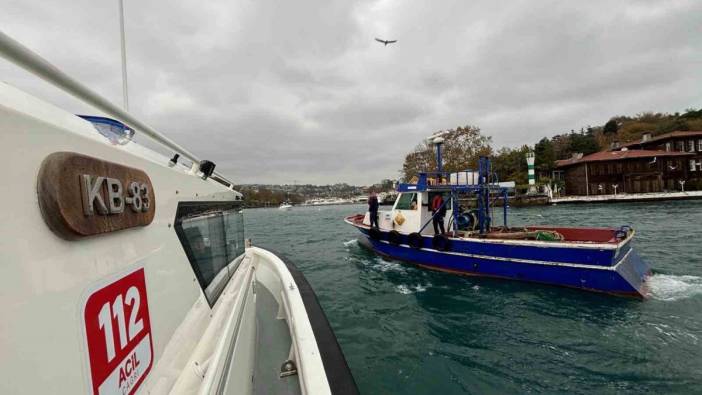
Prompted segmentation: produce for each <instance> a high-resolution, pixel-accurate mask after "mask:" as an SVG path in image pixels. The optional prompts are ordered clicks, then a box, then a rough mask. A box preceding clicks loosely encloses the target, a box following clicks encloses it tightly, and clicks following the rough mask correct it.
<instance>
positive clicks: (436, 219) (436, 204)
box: [431, 193, 446, 235]
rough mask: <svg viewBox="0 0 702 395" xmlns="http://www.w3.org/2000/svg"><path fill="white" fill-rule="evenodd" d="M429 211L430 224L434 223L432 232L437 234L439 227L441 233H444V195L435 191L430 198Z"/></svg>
mask: <svg viewBox="0 0 702 395" xmlns="http://www.w3.org/2000/svg"><path fill="white" fill-rule="evenodd" d="M431 213H432V215H433V216H432V221H431V222H432V224H433V225H434V234H435V235H438V234H439V229H441V234H444V233H446V229H444V216H445V215H446V205H445V204H444V197H443V196H442V195H441V194H440V193H437V194H436V195H434V198H433V199H432V200H431Z"/></svg>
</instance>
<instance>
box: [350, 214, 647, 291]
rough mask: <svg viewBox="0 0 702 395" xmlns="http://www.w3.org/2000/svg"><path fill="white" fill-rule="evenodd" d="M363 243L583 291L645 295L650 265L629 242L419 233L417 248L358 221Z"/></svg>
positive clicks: (410, 258)
mask: <svg viewBox="0 0 702 395" xmlns="http://www.w3.org/2000/svg"><path fill="white" fill-rule="evenodd" d="M357 228H358V229H359V230H360V231H361V232H362V233H363V234H364V236H363V237H361V242H362V244H364V245H366V246H367V247H369V248H371V249H372V250H373V251H375V252H377V253H378V254H380V255H383V256H386V257H389V258H393V259H399V260H402V261H406V262H410V263H413V264H416V265H420V266H423V267H427V268H430V269H435V270H442V271H447V272H453V273H458V274H464V275H475V276H485V277H498V278H505V279H512V280H519V281H530V282H537V283H543V284H550V285H558V286H564V287H571V288H578V289H583V290H588V291H596V292H604V293H609V294H616V295H624V296H633V297H639V298H644V297H646V295H647V290H646V278H647V276H648V275H650V268H649V266H648V265H647V264H646V263H645V262H644V261H643V260H642V259H641V258H640V257H639V255H638V254H637V253H636V251H634V250H633V249H632V248H631V246H630V245H629V243H628V242H627V243H625V244H623V245H621V246H619V248H616V249H614V248H612V249H593V248H583V247H577V246H574V247H567V246H565V247H564V246H554V247H549V246H548V245H547V244H541V245H528V244H525V243H508V242H507V243H506V242H502V241H497V242H496V241H485V240H476V241H472V240H465V239H452V240H451V247H450V249H449V250H447V251H438V250H435V249H433V248H432V243H431V241H432V238H431V237H430V236H424V237H423V239H424V240H423V243H424V244H423V246H422V248H420V249H417V248H412V247H410V246H409V245H408V244H407V241H406V236H403V239H401V240H400V243H399V244H391V243H390V242H389V241H388V240H387V232H382V234H381V237H380V238H378V239H373V238H371V237H370V236H369V235H368V229H367V228H363V227H357Z"/></svg>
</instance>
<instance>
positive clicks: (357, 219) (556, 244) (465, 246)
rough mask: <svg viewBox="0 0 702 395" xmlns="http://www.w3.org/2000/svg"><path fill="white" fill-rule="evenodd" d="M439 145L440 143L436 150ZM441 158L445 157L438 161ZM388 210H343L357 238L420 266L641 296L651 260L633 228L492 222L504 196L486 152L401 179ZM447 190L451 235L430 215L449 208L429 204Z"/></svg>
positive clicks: (504, 217)
mask: <svg viewBox="0 0 702 395" xmlns="http://www.w3.org/2000/svg"><path fill="white" fill-rule="evenodd" d="M437 151H438V150H437ZM438 163H439V164H440V163H441V162H440V160H439V161H438ZM398 192H399V193H400V194H399V196H398V198H397V201H396V202H395V205H394V206H393V208H392V209H391V210H387V211H379V212H378V217H379V218H378V227H377V228H376V227H371V226H370V224H371V222H370V213H369V212H366V213H365V214H356V215H352V216H349V217H346V219H345V221H346V222H347V223H348V224H350V225H353V226H354V227H356V228H357V229H358V230H359V231H360V232H361V233H362V237H361V238H360V241H361V243H362V244H363V245H365V246H367V247H369V248H370V249H372V250H373V251H375V252H376V253H378V254H380V255H383V256H386V257H388V258H392V259H398V260H402V261H406V262H409V263H413V264H416V265H419V266H422V267H426V268H430V269H435V270H441V271H447V272H452V273H458V274H464V275H473V276H485V277H497V278H505V279H512V280H520V281H530V282H538V283H544V284H551V285H559V286H565V287H571V288H578V289H583V290H589V291H597V292H604V293H609V294H616V295H624V296H634V297H644V296H645V295H646V294H647V291H646V287H645V284H646V278H647V277H648V276H649V274H650V269H649V267H648V265H647V264H646V263H645V262H643V261H642V260H641V258H640V257H639V255H638V254H637V253H636V251H635V250H634V249H633V248H632V246H631V242H632V240H633V237H634V233H635V232H634V230H633V229H631V228H630V227H628V226H622V227H620V228H574V227H560V226H520V227H509V226H508V225H507V212H508V205H507V204H504V205H503V207H502V209H503V212H502V222H503V223H502V226H496V225H495V224H494V223H493V219H494V215H493V212H494V207H493V202H494V201H495V200H496V199H504V201H505V202H506V201H507V198H508V194H507V188H505V187H503V186H501V185H500V183H499V182H498V181H497V178H496V176H495V175H494V173H493V172H492V168H491V165H490V161H489V159H488V158H481V159H480V164H479V170H478V171H465V172H460V173H447V172H441V171H438V172H433V173H421V174H420V175H419V177H418V178H417V179H416V180H415V182H412V183H409V184H400V185H399V186H398ZM436 195H442V197H443V199H442V200H443V205H444V207H443V208H444V209H445V216H444V219H445V220H446V221H447V222H448V230H449V231H448V232H447V233H446V234H435V231H434V229H433V227H432V226H431V224H432V222H433V220H434V219H435V218H436V217H437V216H439V215H442V213H443V212H444V210H441V209H440V210H436V209H435V210H431V209H430V207H431V205H430V202H432V201H433V198H434V197H435V196H436ZM461 199H475V200H476V203H477V209H475V210H464V209H463V208H462V207H461Z"/></svg>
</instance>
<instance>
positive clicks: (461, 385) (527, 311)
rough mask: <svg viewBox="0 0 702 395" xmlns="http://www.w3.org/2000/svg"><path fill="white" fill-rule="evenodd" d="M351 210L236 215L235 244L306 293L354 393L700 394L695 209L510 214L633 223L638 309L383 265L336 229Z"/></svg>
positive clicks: (700, 255)
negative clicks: (272, 262) (240, 240)
mask: <svg viewBox="0 0 702 395" xmlns="http://www.w3.org/2000/svg"><path fill="white" fill-rule="evenodd" d="M364 210H365V206H325V207H295V208H293V209H292V211H280V210H277V209H254V210H246V211H245V220H246V232H247V237H250V238H252V239H253V242H254V244H255V245H259V246H262V247H268V248H271V249H274V250H275V251H277V252H278V253H281V254H282V255H285V256H286V257H287V258H289V259H290V260H291V261H292V262H293V263H295V264H296V265H297V266H298V267H299V268H300V269H301V270H302V271H303V272H304V274H305V276H306V277H307V279H308V281H309V282H310V283H311V284H312V286H313V288H314V290H315V292H316V293H317V296H318V298H319V300H320V303H321V305H322V307H323V308H324V311H325V313H326V314H327V317H328V318H329V321H330V323H331V325H332V327H333V328H334V331H335V333H336V335H337V337H338V340H339V343H340V345H341V347H342V349H343V351H344V354H345V355H346V359H347V361H348V363H349V366H350V368H351V371H352V373H353V375H354V378H355V380H356V382H357V384H358V386H359V389H360V390H361V393H363V394H441V395H448V394H462V393H472V394H488V393H495V394H522V393H568V394H581V393H582V394H593V393H597V394H600V393H642V392H652V393H702V228H701V227H700V225H702V201H681V202H657V203H617V204H596V205H559V206H544V207H531V208H513V209H510V214H511V215H510V223H509V225H526V224H552V225H565V226H621V225H631V226H633V227H634V228H635V229H636V231H637V234H636V237H635V244H634V247H635V248H636V249H637V250H638V252H639V253H640V255H641V256H642V257H643V259H645V260H646V261H647V262H648V263H649V264H650V265H651V267H652V268H653V272H654V275H653V277H652V278H651V279H650V283H649V287H650V290H651V297H650V299H648V300H646V301H639V300H634V299H627V298H620V297H612V296H606V295H599V294H595V293H588V292H583V291H578V290H571V289H566V288H559V287H553V286H546V285H538V284H529V283H522V282H516V281H506V280H495V279H482V278H471V277H461V276H456V275H452V274H447V273H440V272H434V271H428V270H425V269H420V268H415V267H413V266H408V265H406V264H404V263H399V262H396V261H388V260H384V259H381V258H379V257H378V256H376V255H374V254H373V253H371V252H369V251H367V250H366V249H364V248H363V247H362V246H361V245H359V244H358V242H357V241H356V238H357V236H358V231H357V230H356V229H354V228H353V227H351V226H349V225H346V224H345V223H344V222H343V217H344V216H346V215H349V214H353V213H357V212H362V211H364ZM498 210H499V209H498ZM498 213H499V214H500V215H496V218H501V212H500V211H496V214H498ZM496 221H497V222H498V223H499V221H500V220H496Z"/></svg>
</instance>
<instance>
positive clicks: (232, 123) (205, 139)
mask: <svg viewBox="0 0 702 395" xmlns="http://www.w3.org/2000/svg"><path fill="white" fill-rule="evenodd" d="M113 3H114V4H113ZM2 9H3V13H2V14H0V25H1V26H3V31H5V32H6V33H8V34H10V35H11V36H13V37H15V38H16V39H18V40H20V41H21V42H23V43H24V44H25V45H27V46H29V47H30V48H32V49H34V50H35V51H36V52H38V53H39V54H41V55H42V56H44V57H45V58H47V59H49V60H50V61H51V62H53V63H54V64H56V65H57V66H59V67H60V68H62V69H63V70H64V71H66V72H68V73H69V74H70V75H72V76H74V77H76V78H77V79H79V80H80V81H82V82H84V83H85V84H87V85H88V86H90V87H92V88H93V89H95V90H96V91H98V92H100V93H101V94H103V95H104V96H106V97H108V98H110V99H111V100H112V101H114V102H116V103H120V102H121V76H120V65H119V42H118V17H117V4H116V2H94V1H87V0H79V1H74V2H70V3H65V2H46V1H10V0H4V1H3V4H2ZM126 11H127V45H128V55H129V77H130V104H131V108H132V112H133V113H135V114H136V115H137V116H138V117H140V118H141V119H143V120H144V121H146V122H147V123H149V124H151V125H152V126H154V127H156V128H157V129H158V130H161V131H163V132H164V133H167V134H168V135H170V136H171V137H172V138H173V139H175V140H176V141H178V142H180V143H182V144H183V145H185V146H186V147H189V148H190V149H191V151H193V152H195V153H197V154H199V155H200V156H202V157H204V158H208V159H211V160H214V161H215V162H216V163H217V164H218V168H219V169H220V170H221V171H222V172H223V173H225V174H227V175H230V176H231V177H232V178H233V179H235V180H237V181H238V182H282V183H285V182H288V183H289V182H292V181H293V180H298V181H299V182H312V183H327V182H338V181H345V182H350V183H371V182H375V181H377V180H379V179H381V178H386V177H393V176H396V175H397V171H398V170H399V169H400V167H401V165H402V160H403V158H404V154H405V153H407V152H408V151H409V150H411V149H412V148H413V147H414V146H415V145H416V144H417V143H419V142H420V141H421V139H422V138H424V137H425V136H427V135H429V134H430V133H432V132H433V131H436V130H438V129H444V128H449V127H455V126H458V125H465V124H475V125H478V126H480V127H481V128H482V129H483V131H484V132H485V133H486V134H488V135H491V136H492V137H493V141H494V143H495V144H496V145H498V146H500V145H507V146H517V145H521V144H525V143H528V144H532V143H534V142H535V141H537V140H538V139H539V138H541V137H543V136H548V135H552V134H554V133H560V132H563V131H567V130H570V129H571V128H579V127H580V126H586V125H588V124H602V123H604V122H605V121H606V120H607V118H608V117H610V116H612V115H617V114H632V113H637V112H641V111H648V110H654V111H679V110H682V109H684V108H687V107H701V106H702V93H701V91H700V90H699V89H698V87H699V86H700V82H702V76H701V75H700V72H699V70H700V66H702V42H700V40H699V39H698V37H699V36H700V33H701V32H700V29H701V27H700V26H701V25H700V23H699V15H702V3H700V2H696V1H684V0H681V1H671V2H658V1H648V0H629V1H620V2H606V1H590V2H586V3H583V2H577V3H572V2H568V3H566V2H562V1H555V0H553V1H545V0H544V1H511V2H509V3H503V2H499V3H498V2H490V1H474V2H461V1H444V2H440V3H437V2H431V1H415V2H411V3H407V2H400V1H397V0H383V1H358V2H347V1H322V0H319V1H315V0H309V1H302V2H273V1H270V0H263V1H256V2H253V1H208V2H200V1H180V2H164V1H155V0H150V1H141V2H132V1H129V0H126ZM376 36H378V37H385V38H389V39H398V40H399V42H398V43H397V44H395V45H391V46H388V47H383V46H382V45H379V44H378V43H376V42H374V41H373V38H374V37H376ZM0 73H2V74H1V75H2V79H3V80H5V81H7V82H9V83H11V84H13V85H15V86H18V87H20V88H22V89H24V90H27V91H29V92H30V93H34V94H36V95H38V96H40V97H42V98H45V99H46V100H48V101H50V102H53V103H55V104H58V105H60V106H61V107H64V108H66V109H67V110H69V111H73V112H79V113H85V112H90V109H89V108H86V106H85V105H82V104H81V103H79V102H77V101H76V100H73V99H71V98H69V97H67V96H66V95H64V94H62V93H60V92H59V91H57V90H56V89H54V88H51V87H49V86H47V85H46V84H45V83H43V82H41V81H39V80H38V79H36V78H34V77H32V76H28V75H27V74H26V73H24V72H23V71H21V70H18V69H17V68H16V67H14V66H12V65H10V64H8V63H6V62H4V61H3V62H0Z"/></svg>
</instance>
